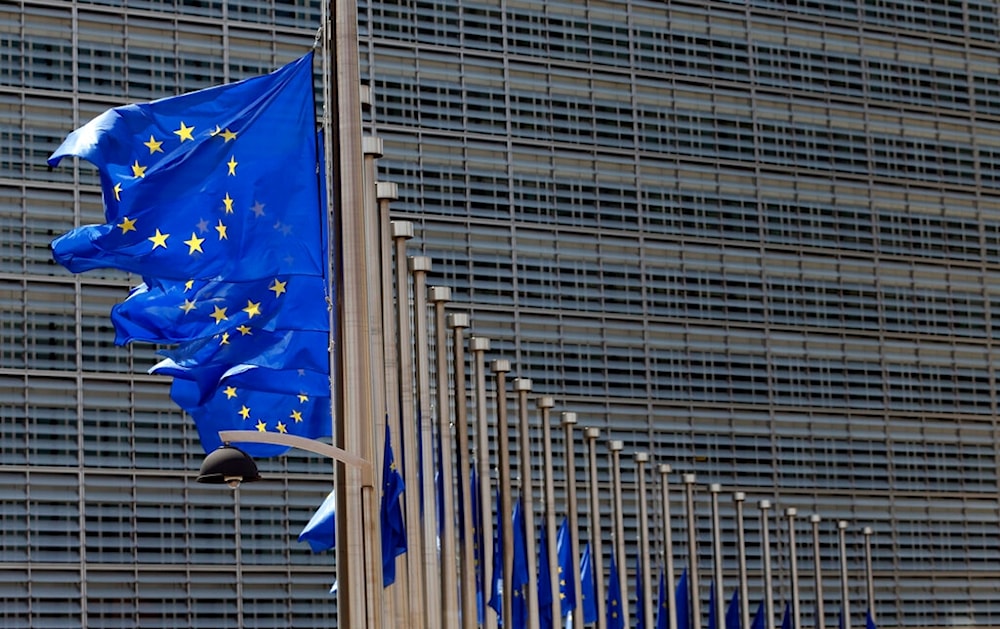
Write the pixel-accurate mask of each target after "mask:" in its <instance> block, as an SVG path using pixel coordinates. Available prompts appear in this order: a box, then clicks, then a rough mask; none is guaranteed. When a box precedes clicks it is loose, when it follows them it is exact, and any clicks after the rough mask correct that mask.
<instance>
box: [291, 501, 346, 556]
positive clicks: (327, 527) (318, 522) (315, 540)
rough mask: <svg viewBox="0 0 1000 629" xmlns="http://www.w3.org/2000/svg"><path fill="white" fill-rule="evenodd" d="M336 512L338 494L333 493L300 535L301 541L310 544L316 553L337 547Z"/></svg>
mask: <svg viewBox="0 0 1000 629" xmlns="http://www.w3.org/2000/svg"><path fill="white" fill-rule="evenodd" d="M336 510H337V494H336V493H334V492H332V491H331V492H330V493H329V494H328V495H327V497H326V499H325V500H323V503H322V504H321V505H320V506H319V508H318V509H317V510H316V513H314V514H313V516H312V518H310V519H309V522H308V523H307V524H306V526H305V528H303V529H302V532H301V533H299V541H300V542H306V543H308V544H309V547H310V548H311V549H312V551H313V552H314V553H321V552H323V551H324V550H330V549H331V548H333V547H334V546H336V544H337V527H336V524H337V522H336Z"/></svg>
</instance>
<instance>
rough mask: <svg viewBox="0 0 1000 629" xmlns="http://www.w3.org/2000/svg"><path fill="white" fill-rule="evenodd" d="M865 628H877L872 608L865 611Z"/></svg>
mask: <svg viewBox="0 0 1000 629" xmlns="http://www.w3.org/2000/svg"><path fill="white" fill-rule="evenodd" d="M865 629H878V626H877V625H876V624H875V617H874V616H872V610H870V609H869V610H868V611H866V612H865Z"/></svg>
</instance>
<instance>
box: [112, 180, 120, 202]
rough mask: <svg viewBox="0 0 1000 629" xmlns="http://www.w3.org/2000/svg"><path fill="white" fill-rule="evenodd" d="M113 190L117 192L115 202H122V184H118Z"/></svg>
mask: <svg viewBox="0 0 1000 629" xmlns="http://www.w3.org/2000/svg"><path fill="white" fill-rule="evenodd" d="M113 190H114V191H115V201H121V200H122V184H121V183H120V182H119V183H116V184H115V187H114V188H113Z"/></svg>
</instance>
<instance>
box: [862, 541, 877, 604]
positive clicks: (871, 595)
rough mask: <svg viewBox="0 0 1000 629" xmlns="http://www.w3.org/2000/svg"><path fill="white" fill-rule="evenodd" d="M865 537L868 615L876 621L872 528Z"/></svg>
mask: <svg viewBox="0 0 1000 629" xmlns="http://www.w3.org/2000/svg"><path fill="white" fill-rule="evenodd" d="M864 535H865V579H866V581H867V586H868V613H869V614H870V615H871V617H872V620H874V619H875V577H874V575H873V574H872V527H870V526H866V527H865V528H864Z"/></svg>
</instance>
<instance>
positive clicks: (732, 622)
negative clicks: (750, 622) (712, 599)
mask: <svg viewBox="0 0 1000 629" xmlns="http://www.w3.org/2000/svg"><path fill="white" fill-rule="evenodd" d="M742 624H743V621H742V619H741V618H740V591H739V590H733V596H732V597H731V598H730V599H729V607H727V608H726V629H741V627H740V625H742Z"/></svg>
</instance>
